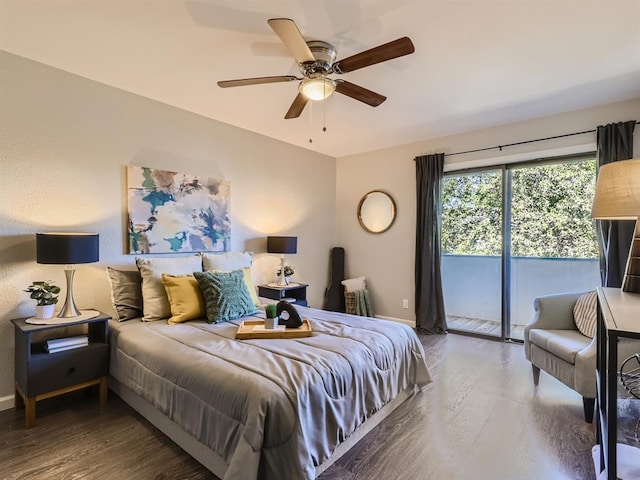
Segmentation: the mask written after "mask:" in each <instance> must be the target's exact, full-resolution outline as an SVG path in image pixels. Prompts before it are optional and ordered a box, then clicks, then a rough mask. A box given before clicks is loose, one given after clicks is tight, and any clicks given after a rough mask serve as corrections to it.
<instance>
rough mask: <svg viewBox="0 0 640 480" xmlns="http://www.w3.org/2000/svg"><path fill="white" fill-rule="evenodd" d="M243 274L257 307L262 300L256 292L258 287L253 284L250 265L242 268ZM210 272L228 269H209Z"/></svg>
mask: <svg viewBox="0 0 640 480" xmlns="http://www.w3.org/2000/svg"><path fill="white" fill-rule="evenodd" d="M240 270H242V274H243V275H244V283H245V285H246V286H247V290H249V295H250V296H251V301H252V302H253V304H254V305H255V306H256V307H259V306H260V300H259V299H258V293H257V292H256V287H255V285H254V284H253V276H252V275H251V269H250V268H249V267H244V268H241V269H240ZM208 271H210V272H224V271H227V270H208Z"/></svg>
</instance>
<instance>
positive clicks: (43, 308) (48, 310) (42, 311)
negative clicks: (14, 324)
mask: <svg viewBox="0 0 640 480" xmlns="http://www.w3.org/2000/svg"><path fill="white" fill-rule="evenodd" d="M54 308H55V305H36V318H51V317H53V309H54Z"/></svg>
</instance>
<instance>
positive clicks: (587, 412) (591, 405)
mask: <svg viewBox="0 0 640 480" xmlns="http://www.w3.org/2000/svg"><path fill="white" fill-rule="evenodd" d="M582 406H583V407H584V421H585V422H587V423H593V411H594V409H595V406H596V399H595V398H586V397H582Z"/></svg>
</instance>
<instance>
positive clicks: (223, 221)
mask: <svg viewBox="0 0 640 480" xmlns="http://www.w3.org/2000/svg"><path fill="white" fill-rule="evenodd" d="M127 193H128V201H129V212H128V213H129V222H128V223H129V253H132V254H140V253H178V252H202V251H210V252H226V251H228V250H229V245H230V233H231V222H230V220H229V200H230V194H231V187H230V183H229V181H227V180H217V179H214V178H206V177H200V176H196V175H188V174H185V173H176V172H169V171H166V170H157V169H153V168H147V167H137V166H133V165H129V166H128V168H127Z"/></svg>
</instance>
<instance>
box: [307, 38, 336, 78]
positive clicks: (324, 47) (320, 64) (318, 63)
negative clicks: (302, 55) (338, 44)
mask: <svg viewBox="0 0 640 480" xmlns="http://www.w3.org/2000/svg"><path fill="white" fill-rule="evenodd" d="M306 43H307V45H308V47H309V50H311V53H312V54H313V58H315V59H316V60H315V62H304V63H302V64H300V70H301V71H302V74H303V75H305V76H312V75H313V74H324V75H326V74H328V73H331V66H332V65H333V62H334V61H335V60H336V49H335V48H334V47H333V45H331V44H330V43H327V42H323V41H320V40H310V41H308V42H306Z"/></svg>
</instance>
